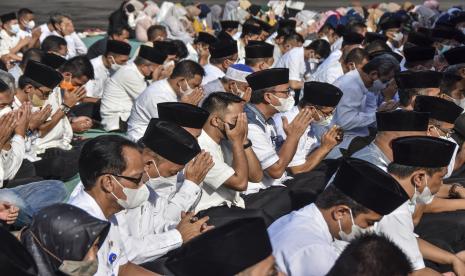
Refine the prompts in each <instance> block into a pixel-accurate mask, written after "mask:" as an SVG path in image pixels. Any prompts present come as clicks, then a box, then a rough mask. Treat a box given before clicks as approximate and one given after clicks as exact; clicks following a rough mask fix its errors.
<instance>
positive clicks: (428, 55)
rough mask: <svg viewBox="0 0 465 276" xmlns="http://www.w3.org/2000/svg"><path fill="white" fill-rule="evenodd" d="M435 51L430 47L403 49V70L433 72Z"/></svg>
mask: <svg viewBox="0 0 465 276" xmlns="http://www.w3.org/2000/svg"><path fill="white" fill-rule="evenodd" d="M435 54H436V49H435V48H434V47H431V46H410V47H405V49H404V56H405V69H406V70H410V71H424V70H434V66H433V60H434V55H435Z"/></svg>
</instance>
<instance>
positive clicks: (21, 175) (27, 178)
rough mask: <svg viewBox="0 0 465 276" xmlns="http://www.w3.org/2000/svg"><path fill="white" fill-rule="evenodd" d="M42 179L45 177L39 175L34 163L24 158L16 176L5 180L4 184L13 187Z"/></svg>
mask: <svg viewBox="0 0 465 276" xmlns="http://www.w3.org/2000/svg"><path fill="white" fill-rule="evenodd" d="M40 180H43V178H42V177H40V176H38V175H37V172H36V168H35V166H34V163H32V162H31V161H29V160H27V159H24V160H23V162H22V163H21V167H19V170H18V172H17V173H16V175H15V177H14V178H13V179H11V180H5V181H4V182H3V185H4V187H6V188H13V187H17V186H20V185H24V184H28V183H31V182H36V181H40Z"/></svg>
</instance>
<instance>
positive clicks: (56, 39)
mask: <svg viewBox="0 0 465 276" xmlns="http://www.w3.org/2000/svg"><path fill="white" fill-rule="evenodd" d="M40 49H41V50H42V51H43V52H44V53H51V54H55V55H58V56H60V57H62V58H67V57H68V43H67V42H66V40H65V39H64V38H62V37H61V36H56V35H51V36H47V38H46V39H44V41H42V44H40Z"/></svg>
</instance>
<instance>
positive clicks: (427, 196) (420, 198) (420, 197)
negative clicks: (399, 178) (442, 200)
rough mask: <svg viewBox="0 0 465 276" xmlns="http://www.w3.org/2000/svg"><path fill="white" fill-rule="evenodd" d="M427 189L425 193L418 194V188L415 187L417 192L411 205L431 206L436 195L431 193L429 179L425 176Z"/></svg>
mask: <svg viewBox="0 0 465 276" xmlns="http://www.w3.org/2000/svg"><path fill="white" fill-rule="evenodd" d="M425 181H426V183H425V188H424V189H423V192H421V193H420V192H418V190H417V187H416V186H415V192H414V194H413V197H412V199H411V204H412V205H414V204H430V203H431V201H433V199H434V195H433V194H432V193H431V190H430V189H429V187H428V178H427V177H426V176H425Z"/></svg>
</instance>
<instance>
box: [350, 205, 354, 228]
mask: <svg viewBox="0 0 465 276" xmlns="http://www.w3.org/2000/svg"><path fill="white" fill-rule="evenodd" d="M349 213H350V219H351V220H352V225H355V221H354V216H353V215H352V209H349Z"/></svg>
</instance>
